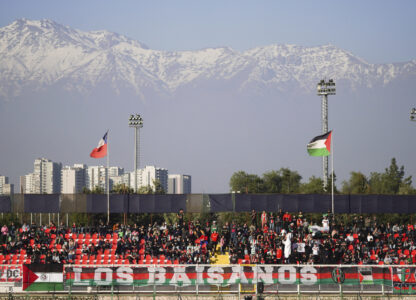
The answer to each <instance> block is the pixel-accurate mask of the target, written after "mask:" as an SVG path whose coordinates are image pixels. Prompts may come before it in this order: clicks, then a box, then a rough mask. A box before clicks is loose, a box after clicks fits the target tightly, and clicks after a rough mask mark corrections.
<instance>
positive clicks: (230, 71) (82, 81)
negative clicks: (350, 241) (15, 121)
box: [0, 19, 416, 99]
mask: <svg viewBox="0 0 416 300" xmlns="http://www.w3.org/2000/svg"><path fill="white" fill-rule="evenodd" d="M415 74H416V60H413V61H410V62H406V63H401V64H387V65H373V64H369V63H367V62H366V61H364V60H363V59H361V58H359V57H356V56H355V55H353V54H352V53H350V52H348V51H345V50H343V49H340V48H338V47H336V46H334V45H323V46H315V47H305V46H299V45H291V44H289V45H279V44H274V45H268V46H262V47H257V48H254V49H250V50H247V51H244V52H238V51H235V50H233V49H231V48H229V47H220V48H205V49H201V50H197V51H177V52H173V51H159V50H152V49H149V48H148V47H146V46H145V45H144V44H142V43H140V42H138V41H135V40H132V39H129V38H127V37H125V36H123V35H120V34H117V33H112V32H109V31H105V30H100V31H90V32H84V31H81V30H77V29H72V28H70V27H68V26H64V25H61V24H59V23H56V22H54V21H51V20H27V19H19V20H16V21H14V22H13V23H11V24H10V25H8V26H5V27H3V28H0V99H13V98H14V97H15V96H16V95H19V94H20V93H22V91H24V90H28V91H30V90H33V89H34V90H42V89H48V88H50V87H53V86H56V85H59V86H60V87H61V88H64V89H65V90H66V91H77V92H82V93H84V92H88V91H91V90H92V89H94V88H95V87H97V86H99V85H104V86H107V87H111V88H112V89H113V90H114V91H115V92H116V93H119V92H122V91H123V90H126V89H127V90H130V91H133V92H134V93H135V94H136V95H139V96H142V95H143V92H144V91H147V92H156V93H163V94H170V93H175V91H177V90H178V89H179V88H183V87H192V88H196V87H198V86H200V85H205V86H215V85H217V84H221V85H222V86H229V88H230V89H233V90H235V89H237V90H238V91H239V92H242V93H246V92H247V91H250V92H253V91H254V92H255V93H262V91H264V90H267V89H272V90H278V91H284V90H287V89H290V88H291V87H293V86H294V85H296V87H297V89H298V90H301V91H302V90H303V91H304V92H310V91H312V90H314V88H315V85H316V82H317V80H319V79H321V78H323V77H331V78H334V79H336V80H342V81H343V82H344V84H346V85H347V86H349V87H352V88H354V87H356V86H360V85H364V86H368V87H371V86H374V85H385V84H388V83H389V82H392V81H394V80H396V79H397V78H402V77H406V76H414V75H415Z"/></svg>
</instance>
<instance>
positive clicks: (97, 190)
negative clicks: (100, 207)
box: [82, 185, 105, 194]
mask: <svg viewBox="0 0 416 300" xmlns="http://www.w3.org/2000/svg"><path fill="white" fill-rule="evenodd" d="M104 192H105V191H104V189H103V188H102V187H100V186H98V185H96V186H95V187H94V188H93V189H92V190H90V189H89V188H87V187H83V188H82V193H83V194H104Z"/></svg>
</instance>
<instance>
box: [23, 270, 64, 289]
mask: <svg viewBox="0 0 416 300" xmlns="http://www.w3.org/2000/svg"><path fill="white" fill-rule="evenodd" d="M63 289H64V285H63V265H61V264H30V265H23V290H24V291H47V292H53V291H63Z"/></svg>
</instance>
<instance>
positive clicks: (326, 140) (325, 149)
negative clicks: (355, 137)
mask: <svg viewBox="0 0 416 300" xmlns="http://www.w3.org/2000/svg"><path fill="white" fill-rule="evenodd" d="M331 136H332V130H331V131H329V132H327V133H325V134H323V135H319V136H317V137H314V138H313V139H312V140H311V141H310V142H309V144H308V146H307V149H308V153H309V155H310V156H328V155H329V154H330V153H331Z"/></svg>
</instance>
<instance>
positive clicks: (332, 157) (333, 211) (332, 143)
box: [331, 134, 335, 218]
mask: <svg viewBox="0 0 416 300" xmlns="http://www.w3.org/2000/svg"><path fill="white" fill-rule="evenodd" d="M331 150H332V151H331V167H332V180H331V181H332V184H331V202H332V217H333V218H335V207H334V206H335V205H334V137H333V135H332V134H331Z"/></svg>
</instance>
